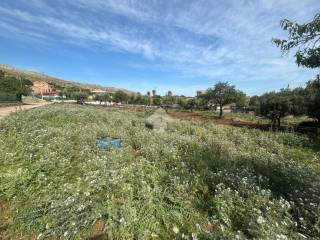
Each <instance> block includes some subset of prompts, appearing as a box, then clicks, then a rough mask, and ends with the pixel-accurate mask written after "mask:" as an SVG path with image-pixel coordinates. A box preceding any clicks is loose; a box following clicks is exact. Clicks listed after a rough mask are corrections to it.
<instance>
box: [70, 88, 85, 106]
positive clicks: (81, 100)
mask: <svg viewBox="0 0 320 240" xmlns="http://www.w3.org/2000/svg"><path fill="white" fill-rule="evenodd" d="M88 97H89V93H88V92H87V91H79V92H73V93H72V98H74V99H76V100H77V103H79V104H84V101H85V100H86V99H87V98H88Z"/></svg>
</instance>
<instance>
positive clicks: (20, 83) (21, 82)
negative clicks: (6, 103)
mask: <svg viewBox="0 0 320 240" xmlns="http://www.w3.org/2000/svg"><path fill="white" fill-rule="evenodd" d="M31 86H32V82H31V81H30V80H27V79H24V78H19V79H18V78H16V77H12V76H6V75H5V74H4V73H3V72H2V73H1V74H0V89H1V91H3V92H6V93H12V94H16V96H17V99H18V100H19V101H21V100H22V96H23V95H24V96H28V95H30V94H31Z"/></svg>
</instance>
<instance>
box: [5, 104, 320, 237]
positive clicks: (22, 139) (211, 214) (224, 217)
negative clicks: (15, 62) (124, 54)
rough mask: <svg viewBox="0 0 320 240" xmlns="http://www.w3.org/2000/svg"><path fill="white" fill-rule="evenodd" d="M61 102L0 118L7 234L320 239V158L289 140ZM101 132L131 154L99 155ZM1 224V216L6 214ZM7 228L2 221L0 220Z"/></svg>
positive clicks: (304, 141) (297, 139)
mask: <svg viewBox="0 0 320 240" xmlns="http://www.w3.org/2000/svg"><path fill="white" fill-rule="evenodd" d="M145 117H146V116H145V114H144V113H132V112H128V111H125V110H107V109H105V108H96V107H87V106H72V105H71V106H68V105H51V106H47V107H43V108H39V109H34V110H32V111H27V112H21V113H17V114H14V115H11V116H10V117H7V118H5V119H2V120H1V121H0V201H1V202H2V203H4V204H7V205H9V206H10V209H11V213H10V216H8V217H12V219H13V220H12V222H11V223H10V224H7V225H4V227H2V228H0V236H4V237H3V238H8V239H18V236H21V234H22V236H25V238H27V236H31V238H32V237H37V238H38V239H44V238H48V237H49V238H50V237H52V238H58V239H60V238H61V239H84V238H86V237H88V236H92V235H93V234H94V233H95V228H96V225H97V224H98V223H103V224H102V228H101V230H100V231H101V232H102V233H103V234H104V238H105V239H247V238H256V239H301V238H319V236H320V226H319V224H320V223H319V221H320V219H319V217H320V200H319V197H320V179H319V172H320V162H319V158H320V154H319V152H317V151H316V150H314V149H315V148H312V147H310V146H311V145H313V144H314V143H313V142H312V141H311V140H309V139H308V138H306V137H303V136H299V135H294V134H291V133H268V132H260V131H258V130H248V129H238V128H231V127H230V128H225V127H219V126H216V125H214V124H210V123H204V124H200V123H193V122H183V121H182V122H179V121H177V122H175V123H172V124H171V125H170V126H169V129H168V131H167V132H165V133H155V132H153V131H151V130H149V129H147V128H145V126H144V121H145ZM100 136H111V137H120V138H122V140H123V148H121V149H112V150H111V151H108V152H101V151H99V149H98V147H97V146H96V144H95V140H96V138H97V137H100ZM0 219H1V218H0ZM0 226H1V223H0Z"/></svg>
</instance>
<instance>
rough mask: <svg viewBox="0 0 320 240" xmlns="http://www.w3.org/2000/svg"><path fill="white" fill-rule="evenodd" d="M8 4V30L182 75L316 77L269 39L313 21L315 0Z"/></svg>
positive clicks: (4, 17)
mask: <svg viewBox="0 0 320 240" xmlns="http://www.w3.org/2000/svg"><path fill="white" fill-rule="evenodd" d="M6 2H8V1H5V2H4V3H3V4H2V3H0V14H1V16H0V21H1V24H0V28H2V29H5V30H6V31H12V32H15V34H18V33H19V32H20V33H21V34H24V33H25V32H27V33H28V34H29V35H30V36H32V37H34V38H38V39H44V38H45V39H46V40H45V41H48V39H52V41H57V39H56V37H54V36H59V37H60V38H59V39H60V41H66V42H73V43H77V44H84V45H87V46H91V45H96V44H99V45H101V46H103V47H104V48H105V49H107V50H113V51H126V52H130V53H134V54H141V55H143V56H144V57H146V58H147V59H151V62H152V59H156V60H159V61H161V62H162V63H161V64H160V65H162V66H163V65H166V66H169V67H170V68H173V69H178V70H179V71H180V72H181V73H183V74H186V75H192V76H199V77H204V78H212V79H218V80H228V81H232V82H244V81H257V80H261V81H267V80H268V79H269V80H270V81H277V80H280V79H285V80H286V81H292V79H301V78H307V76H311V75H312V74H313V72H307V71H304V70H301V69H298V68H297V67H296V66H295V63H294V61H293V58H290V59H289V58H281V56H280V51H279V50H278V49H276V48H275V46H273V45H272V43H271V39H272V37H277V36H283V34H284V33H283V32H282V31H281V30H280V26H279V21H280V20H281V19H283V18H290V19H293V20H301V21H308V20H310V19H311V18H312V17H313V15H314V14H315V13H316V10H317V9H319V8H320V3H319V2H318V1H317V0H304V1H301V0H283V1H276V0H229V1H222V0H217V1H210V0H198V1H195V0H190V1H185V0H172V1H160V0H150V1H140V0H90V1H87V0H74V1H63V0H56V1H55V4H49V3H50V2H49V1H41V0H32V1H29V2H28V6H25V5H26V4H25V3H23V2H24V1H22V0H18V1H17V2H18V3H20V7H19V6H13V5H12V7H11V5H10V3H9V2H8V3H6ZM160 68H161V67H160Z"/></svg>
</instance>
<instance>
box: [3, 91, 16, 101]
mask: <svg viewBox="0 0 320 240" xmlns="http://www.w3.org/2000/svg"><path fill="white" fill-rule="evenodd" d="M17 101H19V98H18V96H17V94H14V93H6V92H0V102H5V103H6V102H17Z"/></svg>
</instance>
